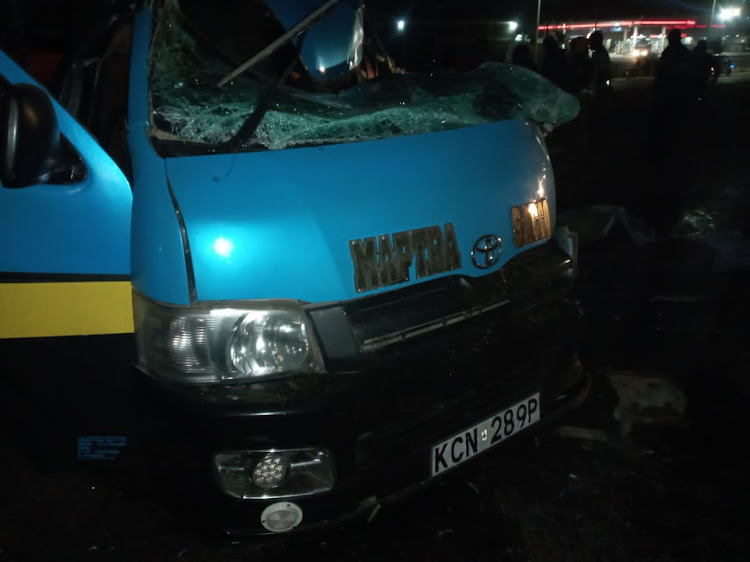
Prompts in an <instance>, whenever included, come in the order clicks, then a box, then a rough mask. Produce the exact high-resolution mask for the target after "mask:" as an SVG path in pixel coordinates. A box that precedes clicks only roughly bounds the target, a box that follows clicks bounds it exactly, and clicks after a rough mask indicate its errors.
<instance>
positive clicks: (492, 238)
mask: <svg viewBox="0 0 750 562" xmlns="http://www.w3.org/2000/svg"><path fill="white" fill-rule="evenodd" d="M502 253H503V241H502V240H500V237H499V236H496V235H494V234H485V235H484V236H481V237H480V238H479V239H478V240H477V241H476V242H474V247H473V248H472V249H471V261H472V263H473V264H474V265H476V266H477V267H478V268H479V269H489V268H490V267H492V266H493V265H495V264H496V263H497V262H498V261H499V260H500V256H501V255H502Z"/></svg>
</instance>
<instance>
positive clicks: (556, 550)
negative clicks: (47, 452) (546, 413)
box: [0, 75, 750, 562]
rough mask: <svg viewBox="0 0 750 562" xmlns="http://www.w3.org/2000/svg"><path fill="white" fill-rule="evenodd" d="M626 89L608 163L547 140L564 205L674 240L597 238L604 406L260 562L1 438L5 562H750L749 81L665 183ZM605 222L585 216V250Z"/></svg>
mask: <svg viewBox="0 0 750 562" xmlns="http://www.w3.org/2000/svg"><path fill="white" fill-rule="evenodd" d="M616 88H617V90H616V91H617V93H616V98H615V101H614V103H615V105H614V109H615V111H614V114H613V125H612V129H611V134H610V136H609V141H608V142H606V143H604V144H602V145H600V148H603V150H602V151H601V152H596V153H593V154H592V152H591V151H590V150H589V148H588V146H587V144H586V141H585V140H581V135H580V133H581V132H582V131H583V130H584V129H583V128H582V127H581V126H579V125H580V124H576V123H573V124H571V125H569V126H566V127H565V128H564V129H561V130H559V131H557V132H556V133H555V134H554V135H553V136H552V137H551V138H550V139H549V144H550V152H551V154H552V158H553V163H554V165H555V172H556V177H557V183H558V198H559V199H558V204H559V207H560V208H561V209H562V210H568V211H570V210H575V209H580V208H581V207H583V206H587V205H591V204H601V203H606V204H615V205H624V206H627V207H629V208H635V209H638V211H639V212H640V213H641V215H642V216H645V217H647V218H648V220H649V221H650V222H651V224H653V225H655V226H656V227H657V231H658V232H659V233H660V234H661V235H662V237H663V238H666V241H665V240H663V239H661V240H660V241H658V242H655V243H650V244H643V245H636V244H635V243H633V242H632V239H631V238H632V237H630V236H628V235H627V230H626V229H625V228H622V227H620V226H617V225H616V226H615V227H613V228H612V229H611V231H610V234H609V236H608V237H607V238H606V239H605V240H603V241H601V240H600V241H598V242H593V241H592V240H591V237H590V236H583V240H582V242H583V247H582V251H581V254H580V258H581V263H580V265H581V277H580V280H579V283H578V288H577V294H576V297H577V298H579V299H580V300H581V302H582V303H583V305H584V307H585V310H586V330H585V332H584V337H583V341H582V359H583V361H584V364H585V366H586V368H587V369H588V371H589V372H590V373H591V375H592V378H593V391H592V394H591V396H590V398H589V400H588V401H587V403H586V404H585V405H584V407H583V408H582V409H581V410H579V411H578V412H576V413H575V414H574V415H572V416H571V417H570V418H568V419H566V420H565V421H564V422H563V423H564V425H563V426H562V427H557V428H549V429H547V430H545V431H543V432H541V433H539V434H538V435H537V436H536V437H535V438H534V439H531V440H520V441H519V442H517V443H515V444H512V445H510V446H507V447H504V448H502V449H501V450H500V451H498V452H497V453H493V454H490V455H488V456H486V457H485V458H484V459H483V460H482V461H480V462H479V463H475V464H476V465H477V466H471V467H469V468H468V470H465V471H463V472H458V473H457V474H456V475H455V476H454V479H453V480H449V481H447V482H445V483H442V484H439V485H437V486H435V487H433V488H431V489H430V490H428V491H426V492H423V493H420V494H419V495H418V496H415V497H413V498H412V499H410V500H408V501H406V502H404V503H402V504H399V505H396V506H392V507H390V508H386V509H383V510H382V512H381V513H379V514H378V516H377V517H376V518H375V519H374V520H373V521H372V522H371V523H370V524H369V525H361V526H355V527H352V528H348V529H345V530H334V531H331V532H326V533H324V534H320V535H315V536H312V537H299V538H295V539H293V540H292V541H290V542H289V543H287V544H282V545H266V546H262V547H260V548H258V547H257V546H255V545H249V544H237V545H226V544H224V545H216V544H213V543H211V542H209V541H206V540H203V539H201V538H199V537H197V536H195V535H194V534H192V533H190V532H189V531H187V530H185V529H181V528H180V527H179V526H178V525H176V524H175V523H174V521H173V519H172V517H171V516H170V514H169V513H168V512H167V511H165V510H164V509H163V508H162V507H161V506H160V505H159V504H158V503H157V502H155V501H153V500H152V499H150V498H149V496H148V495H146V494H143V493H140V492H139V491H138V490H139V489H138V488H137V487H136V488H133V487H132V486H131V484H130V481H129V480H128V478H127V477H125V476H124V475H122V474H113V473H111V472H106V471H103V470H90V469H85V470H84V469H80V470H76V471H68V472H52V473H42V472H40V471H39V469H38V468H37V467H36V466H35V465H34V464H32V463H31V462H30V461H29V460H28V459H27V458H26V456H25V455H24V454H23V452H22V451H21V450H20V449H19V448H18V447H17V445H16V444H15V442H14V441H13V440H12V439H11V438H10V436H9V434H8V433H6V432H0V446H2V449H3V451H4V454H3V462H2V463H0V561H16V560H17V561H24V560H45V561H46V560H76V561H78V560H247V559H252V560H269V561H270V560H274V561H279V560H300V559H307V558H310V557H311V556H312V555H314V558H316V559H318V558H320V559H329V560H342V559H343V560H377V561H380V560H383V561H386V560H388V561H391V560H409V561H416V560H453V561H458V560H472V561H473V560H512V561H515V560H536V561H551V560H576V561H578V560H612V561H619V560H658V561H665V562H666V561H678V560H679V561H682V560H747V559H750V553H749V552H748V548H747V545H746V538H745V536H746V529H747V527H748V523H749V522H750V517H748V516H749V515H750V513H749V509H748V505H750V497H748V484H747V480H748V479H747V477H748V470H747V469H748V467H747V461H746V460H745V459H746V450H745V447H746V446H747V438H746V429H747V427H748V424H747V422H746V421H745V420H744V413H745V411H746V410H747V407H748V405H749V404H750V400H749V399H748V396H749V395H750V384H748V375H749V374H750V368H749V367H748V365H750V345H749V344H750V329H749V328H748V323H747V321H746V313H747V311H750V272H749V271H748V265H749V262H750V258H749V257H748V254H750V250H749V249H748V246H747V245H746V242H747V238H746V237H747V236H748V234H749V233H748V220H747V217H748V211H750V207H748V201H749V200H750V136H748V133H747V131H748V125H750V107H748V100H750V76H748V75H744V76H743V75H738V76H736V77H731V78H728V79H722V80H720V81H719V83H718V84H717V85H716V86H715V87H714V88H713V89H712V90H711V92H710V93H709V96H708V98H707V100H706V103H705V104H704V105H705V107H704V109H703V110H702V112H701V114H700V115H699V116H697V117H696V118H693V117H691V116H686V125H685V126H684V127H683V129H682V136H681V146H680V147H679V150H678V151H675V153H674V154H673V155H672V156H671V157H668V158H665V159H664V158H663V159H661V160H663V162H661V164H659V165H652V166H651V167H649V165H648V164H647V161H648V159H647V158H646V156H647V154H646V143H645V138H646V134H647V127H648V119H647V116H648V110H649V103H650V97H649V92H650V82H648V81H647V80H640V79H634V80H632V81H628V82H625V81H623V82H620V83H617V84H616ZM657 160H659V159H657ZM598 212H599V214H596V213H594V214H592V213H585V214H581V213H580V212H577V213H573V214H572V215H569V216H573V217H574V218H573V219H571V222H575V223H576V224H577V225H578V227H579V228H580V229H581V230H582V232H586V231H590V230H595V229H596V228H597V227H598V226H599V225H600V224H601V222H602V221H598V220H597V219H596V217H597V216H602V213H603V212H604V211H601V209H600V210H599V211H598ZM605 214H606V213H605ZM592 217H593V218H592ZM674 238H678V240H677V241H675V240H674ZM708 247H711V248H713V249H714V250H715V251H716V258H717V259H716V260H715V261H714V262H713V263H714V265H713V266H712V262H711V255H712V254H711V252H710V251H708V250H707V249H706V248H708ZM743 268H744V272H743V271H742V269H743ZM616 417H617V418H618V419H616ZM457 476H460V478H456V477H457Z"/></svg>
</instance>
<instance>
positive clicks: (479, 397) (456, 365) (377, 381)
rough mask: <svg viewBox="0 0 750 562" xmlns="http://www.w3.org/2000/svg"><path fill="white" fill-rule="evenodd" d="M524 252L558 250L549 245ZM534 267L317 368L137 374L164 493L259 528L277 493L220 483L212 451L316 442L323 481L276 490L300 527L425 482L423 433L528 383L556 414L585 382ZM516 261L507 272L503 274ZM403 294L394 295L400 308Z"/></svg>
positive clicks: (244, 530) (566, 324) (570, 333)
mask: <svg viewBox="0 0 750 562" xmlns="http://www.w3.org/2000/svg"><path fill="white" fill-rule="evenodd" d="M534 251H535V250H532V251H529V252H526V253H527V254H531V253H532V252H534ZM536 256H537V257H542V256H544V257H545V259H552V261H554V260H555V259H558V260H560V262H559V263H561V264H562V263H563V262H564V261H565V260H564V259H562V256H564V254H562V252H560V251H559V250H558V249H556V248H555V247H554V246H552V245H549V247H545V249H544V250H543V251H541V252H538V253H537V254H536ZM532 257H533V256H532ZM568 262H569V260H568ZM521 265H523V264H521ZM561 267H562V266H561ZM562 269H566V268H562ZM533 271H534V272H535V279H534V282H533V283H531V282H528V281H524V280H523V278H524V276H523V275H521V274H518V273H517V272H514V270H513V268H509V269H508V271H506V272H505V273H507V275H504V276H503V282H502V284H504V286H505V289H504V290H505V291H506V292H505V293H503V295H502V299H503V300H502V302H503V303H505V304H504V305H503V306H501V307H496V308H492V309H491V310H488V311H486V312H483V313H481V314H476V315H473V316H471V317H468V318H465V319H464V320H463V321H461V322H458V323H455V324H452V325H448V326H444V327H442V328H440V329H431V330H429V331H427V332H425V333H420V334H416V335H414V336H413V337H412V336H410V337H408V338H404V339H402V340H401V341H396V342H393V343H389V344H388V345H383V346H380V347H373V348H372V349H369V350H367V351H366V352H363V353H361V354H360V355H359V356H358V357H349V356H347V354H346V353H343V352H342V353H340V354H339V355H341V357H340V360H339V361H338V362H336V361H329V362H328V365H329V371H333V372H329V373H328V374H325V375H305V376H296V377H290V378H287V379H279V380H274V381H269V382H264V383H256V384H254V385H235V386H223V387H202V388H196V387H184V386H182V387H178V386H164V385H162V384H159V383H157V382H155V381H153V380H152V379H150V378H148V377H145V376H139V377H138V378H137V380H138V383H139V388H140V389H141V392H140V396H141V398H142V400H143V402H142V405H143V406H144V410H143V414H144V420H148V423H146V425H145V426H146V427H148V428H149V430H148V436H147V438H145V439H144V444H145V445H146V451H147V452H149V453H150V455H149V456H150V457H151V460H152V466H156V467H158V468H159V470H158V472H159V473H160V476H161V478H160V481H161V482H163V483H164V485H165V486H168V487H169V488H170V489H171V491H172V492H173V494H172V497H173V499H175V498H176V499H179V500H180V501H184V502H185V504H186V505H185V506H184V507H183V509H181V510H180V512H181V513H182V514H183V515H186V516H187V517H188V518H190V519H194V520H195V521H196V522H198V523H199V524H203V525H208V526H210V527H212V528H214V529H217V528H218V529H220V530H223V531H226V532H228V533H231V534H234V535H238V534H265V533H267V531H266V530H265V529H264V527H263V526H262V525H261V514H262V513H263V510H264V509H265V508H266V507H267V506H269V505H270V504H272V503H275V502H276V501H278V500H275V499H253V500H239V499H236V498H232V497H229V496H228V495H226V494H224V493H222V491H221V490H220V489H219V485H218V479H217V474H216V472H215V469H214V468H213V457H214V455H215V454H216V453H219V452H224V451H238V450H273V449H304V448H310V447H313V448H316V449H323V450H326V451H328V452H330V454H331V455H332V458H333V460H334V463H335V484H334V487H333V489H332V490H330V491H328V492H325V493H322V494H319V495H312V496H306V497H297V498H295V497H290V498H285V499H284V500H283V501H289V502H294V503H295V504H296V505H297V506H299V508H300V509H301V511H302V513H303V520H302V523H301V525H300V526H299V527H297V528H296V529H295V530H306V529H307V530H310V529H314V528H317V527H321V526H325V525H331V524H334V523H336V522H339V521H342V520H344V519H346V518H349V517H353V516H356V515H358V514H366V513H369V512H371V511H372V510H373V509H377V507H378V506H379V505H381V504H382V503H384V502H387V501H389V500H391V499H393V498H396V497H398V496H400V495H402V494H403V493H405V492H406V491H408V490H411V489H414V488H415V487H419V486H422V485H424V484H426V483H428V482H429V481H431V480H432V479H433V478H431V476H430V475H431V449H432V447H433V446H435V445H436V444H438V443H440V442H442V441H443V440H445V439H446V438H448V437H450V436H451V435H453V434H455V433H456V432H458V431H462V430H464V429H465V428H467V427H469V426H472V425H473V424H476V423H477V422H479V421H480V420H482V419H484V418H486V417H487V416H491V415H493V414H495V413H497V412H499V411H501V410H502V409H504V408H506V407H508V406H510V405H512V404H515V403H516V402H518V401H519V400H521V399H524V398H526V397H528V396H530V395H532V394H535V393H540V409H541V422H543V423H544V422H549V421H551V420H554V419H556V418H558V417H559V416H560V415H562V414H564V413H565V412H566V411H568V410H569V409H571V408H573V407H575V406H576V405H577V404H579V403H580V402H581V401H582V400H583V399H584V397H585V396H586V394H587V392H588V381H587V379H586V378H585V377H584V376H583V373H582V369H581V366H580V364H579V363H578V361H577V358H576V355H575V349H576V347H577V334H578V326H579V322H580V311H579V308H578V306H577V304H576V303H573V302H570V301H566V300H564V299H563V298H562V295H563V293H564V291H565V287H566V284H565V283H559V281H560V279H562V276H561V271H555V270H554V268H549V269H548V270H545V269H543V268H542V269H540V268H539V267H535V268H533ZM543 271H547V274H548V275H547V276H545V275H543V274H541V273H540V272H543ZM514 274H517V275H519V277H518V279H517V283H516V282H512V281H509V279H513V275H514ZM516 285H518V287H520V286H522V285H525V286H526V287H527V289H530V292H529V295H532V294H533V298H532V297H531V296H527V298H519V297H520V294H517V293H514V291H516V290H518V291H520V289H518V287H516ZM499 287H500V285H497V286H496V287H494V288H493V291H494V292H495V293H497V292H498V291H499V290H500V288H499ZM475 293H476V291H475ZM497 296H498V295H497V294H495V295H494V296H493V298H496V297H497ZM506 297H507V298H506ZM512 297H515V298H512ZM421 298H422V297H421V296H420V297H419V299H418V300H419V304H420V306H419V307H418V308H420V309H422V308H423V307H424V304H425V303H424V301H423V300H420V299H421ZM444 299H445V294H442V293H441V296H440V300H441V301H444ZM381 300H382V299H381ZM372 304H373V303H370V305H372ZM376 305H377V306H374V307H373V306H367V307H366V310H367V312H366V313H365V312H361V313H360V314H356V311H351V310H349V311H347V317H348V318H351V319H356V318H360V319H361V318H365V317H367V315H368V314H369V315H372V314H373V310H375V311H376V312H375V314H377V315H380V316H382V313H383V312H384V311H386V310H387V306H388V305H387V303H383V302H378V303H376ZM404 306H407V308H408V304H404V303H403V301H402V302H401V303H400V305H399V309H403V307H404ZM363 310H365V309H363ZM386 324H387V325H388V326H387V328H388V329H387V330H385V331H384V332H383V333H386V332H387V333H391V332H392V331H393V330H392V327H393V326H392V325H391V323H390V322H386ZM368 334H369V335H370V336H371V335H372V333H370V332H368ZM323 339H325V338H323ZM359 341H361V340H359ZM369 341H379V340H377V338H376V339H375V340H373V339H372V338H370V340H369ZM356 347H357V349H359V350H360V351H361V348H362V346H361V345H360V346H356ZM345 348H346V346H344V347H343V348H342V347H341V346H339V349H345ZM330 355H331V354H330V353H328V354H327V356H328V357H329V358H330ZM331 365H334V366H337V368H335V369H331ZM354 365H357V366H358V367H359V368H358V369H355V368H352V367H353V366H354ZM537 425H541V424H537ZM532 427H536V426H532ZM531 431H533V430H532V429H529V430H525V431H523V432H521V433H520V434H521V435H528V434H529V433H530V432H531ZM514 437H515V436H514ZM499 448H500V449H502V447H499ZM493 451H494V449H493ZM488 454H492V453H491V452H488ZM481 456H482V455H480V457H481ZM473 463H474V459H471V460H470V461H468V462H467V463H466V464H473ZM459 470H461V468H460V467H457V468H455V469H451V470H449V471H448V473H452V472H454V471H456V472H457V471H459ZM441 477H442V475H440V476H438V477H437V478H441ZM199 520H202V521H199Z"/></svg>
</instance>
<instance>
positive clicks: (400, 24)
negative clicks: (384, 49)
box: [396, 20, 406, 31]
mask: <svg viewBox="0 0 750 562" xmlns="http://www.w3.org/2000/svg"><path fill="white" fill-rule="evenodd" d="M405 28H406V21H405V20H398V21H397V22H396V29H398V30H399V31H403V30H404V29H405Z"/></svg>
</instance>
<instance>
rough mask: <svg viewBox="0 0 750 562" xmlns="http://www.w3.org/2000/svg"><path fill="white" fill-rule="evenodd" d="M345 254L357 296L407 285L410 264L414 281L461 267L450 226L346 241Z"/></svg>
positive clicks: (430, 227)
mask: <svg viewBox="0 0 750 562" xmlns="http://www.w3.org/2000/svg"><path fill="white" fill-rule="evenodd" d="M349 252H350V253H351V256H352V263H353V265H354V287H355V288H356V289H357V292H358V293H362V292H365V291H372V290H373V289H379V288H381V287H388V286H390V285H396V284H398V283H405V282H407V281H409V279H410V272H411V266H412V264H414V274H415V276H416V278H417V279H422V278H424V277H430V276H432V275H437V274H438V273H443V272H445V271H453V270H454V269H459V268H460V267H461V253H460V252H459V251H458V241H457V240H456V230H455V229H454V228H453V224H451V223H446V224H445V226H444V227H443V228H442V229H441V228H440V227H439V226H428V227H427V228H417V229H414V230H406V231H404V232H395V233H393V234H381V235H380V236H370V237H368V238H364V239H362V240H350V241H349Z"/></svg>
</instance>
